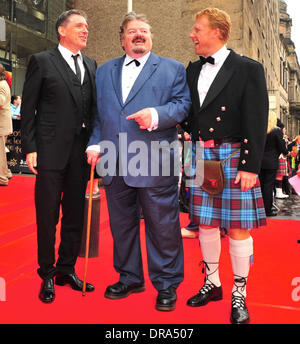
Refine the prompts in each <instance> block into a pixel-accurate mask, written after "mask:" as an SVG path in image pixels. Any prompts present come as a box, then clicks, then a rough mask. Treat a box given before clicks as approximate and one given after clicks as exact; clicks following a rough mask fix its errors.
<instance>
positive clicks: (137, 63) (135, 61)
mask: <svg viewBox="0 0 300 344" xmlns="http://www.w3.org/2000/svg"><path fill="white" fill-rule="evenodd" d="M132 62H134V63H135V65H136V66H137V67H138V66H139V65H140V64H141V62H139V61H138V60H136V59H134V60H131V61H130V62H128V63H127V64H126V66H129V65H130V63H132Z"/></svg>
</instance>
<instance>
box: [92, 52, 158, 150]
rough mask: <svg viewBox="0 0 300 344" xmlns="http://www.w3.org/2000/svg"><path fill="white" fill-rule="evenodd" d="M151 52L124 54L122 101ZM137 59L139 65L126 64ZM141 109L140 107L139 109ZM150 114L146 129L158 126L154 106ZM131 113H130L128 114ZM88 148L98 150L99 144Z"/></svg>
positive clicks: (153, 128)
mask: <svg viewBox="0 0 300 344" xmlns="http://www.w3.org/2000/svg"><path fill="white" fill-rule="evenodd" d="M150 54H151V52H149V53H147V54H146V55H144V56H142V57H140V58H136V59H133V58H132V57H130V56H128V55H127V54H126V56H125V59H124V63H123V67H122V97H123V103H125V102H126V99H127V97H128V95H129V93H130V91H131V89H132V86H133V85H134V83H135V81H136V79H137V78H138V76H139V74H140V72H141V71H142V69H143V67H144V65H145V64H146V62H147V60H148V58H149V56H150ZM132 60H137V61H138V62H140V65H139V66H137V65H136V64H135V62H132V63H130V64H129V65H128V66H126V65H127V64H128V63H129V62H130V61H132ZM140 110H142V109H140ZM150 111H151V116H152V122H151V127H150V128H148V129H147V130H148V131H152V130H155V129H156V128H157V127H158V113H157V111H156V109H155V108H150ZM128 115H132V114H128ZM86 150H87V151H88V150H93V151H96V152H100V146H99V145H91V146H88V147H87V149H86Z"/></svg>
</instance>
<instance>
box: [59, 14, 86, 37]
mask: <svg viewBox="0 0 300 344" xmlns="http://www.w3.org/2000/svg"><path fill="white" fill-rule="evenodd" d="M73 14H78V15H80V16H82V17H84V18H85V19H87V15H86V13H85V12H84V11H82V10H76V9H72V10H69V11H65V12H63V13H62V14H61V15H60V16H59V17H58V19H57V21H56V24H55V29H56V34H57V39H58V40H60V35H59V33H58V28H59V27H60V26H62V25H66V24H67V22H68V20H69V17H70V16H71V15H73Z"/></svg>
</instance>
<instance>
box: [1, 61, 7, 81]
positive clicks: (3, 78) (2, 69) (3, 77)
mask: <svg viewBox="0 0 300 344" xmlns="http://www.w3.org/2000/svg"><path fill="white" fill-rule="evenodd" d="M0 80H6V73H5V68H4V66H3V65H2V64H1V63H0Z"/></svg>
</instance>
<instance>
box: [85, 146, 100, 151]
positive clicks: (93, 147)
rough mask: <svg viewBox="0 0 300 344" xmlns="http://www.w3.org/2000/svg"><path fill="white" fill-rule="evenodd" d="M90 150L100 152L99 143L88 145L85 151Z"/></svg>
mask: <svg viewBox="0 0 300 344" xmlns="http://www.w3.org/2000/svg"><path fill="white" fill-rule="evenodd" d="M90 150H92V151H95V152H98V153H100V145H91V146H88V147H87V149H86V151H90Z"/></svg>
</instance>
